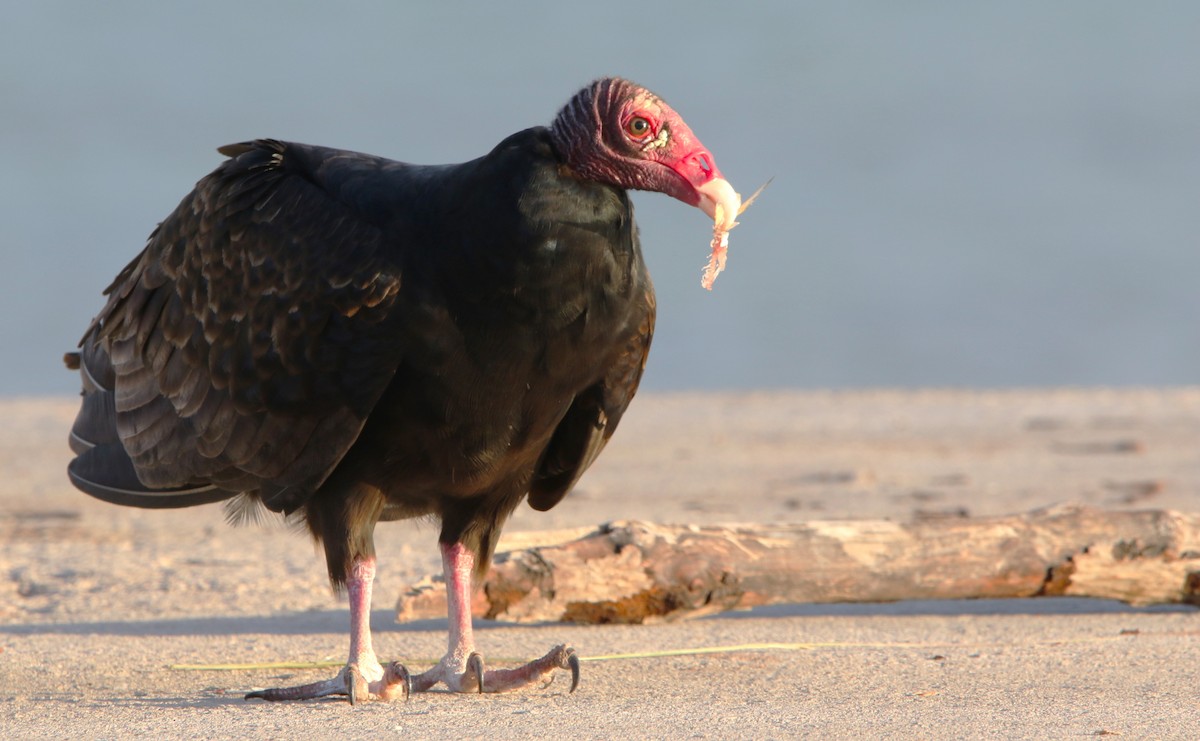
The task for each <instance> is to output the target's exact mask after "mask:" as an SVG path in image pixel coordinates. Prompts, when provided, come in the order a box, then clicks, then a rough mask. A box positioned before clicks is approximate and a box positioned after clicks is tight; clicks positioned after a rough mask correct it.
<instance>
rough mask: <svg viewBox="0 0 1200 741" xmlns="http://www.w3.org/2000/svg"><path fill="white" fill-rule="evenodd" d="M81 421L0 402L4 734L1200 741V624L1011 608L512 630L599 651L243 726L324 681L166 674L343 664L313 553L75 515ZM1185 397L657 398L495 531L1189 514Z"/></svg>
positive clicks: (397, 584)
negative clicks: (569, 690) (1104, 512)
mask: <svg viewBox="0 0 1200 741" xmlns="http://www.w3.org/2000/svg"><path fill="white" fill-rule="evenodd" d="M74 410H75V400H73V399H31V400H25V399H14V400H7V401H0V418H3V419H4V421H5V423H6V424H4V425H3V429H0V450H2V451H3V453H2V457H0V471H3V473H4V474H5V475H4V477H3V478H2V480H0V737H3V738H49V737H54V738H60V737H64V736H82V737H85V738H127V737H131V736H132V737H138V736H154V737H157V738H300V737H317V738H326V737H331V738H332V737H337V738H342V739H353V738H368V737H370V738H379V737H406V738H434V737H441V738H445V737H465V738H472V737H487V738H528V737H535V736H536V737H541V736H553V737H559V738H564V737H565V738H614V737H633V738H688V737H699V738H724V737H738V738H789V737H797V736H807V737H816V738H850V737H864V738H883V737H895V738H1068V737H1091V736H1103V735H1110V734H1119V735H1121V736H1125V737H1132V738H1196V737H1198V736H1200V614H1198V613H1197V612H1196V611H1195V610H1193V609H1191V608H1174V609H1169V610H1163V609H1143V610H1133V609H1131V608H1127V607H1125V606H1122V605H1117V604H1114V603H1109V602H1097V601H1083V600H1021V601H1007V602H1002V601H979V602H948V603H898V604H892V605H853V606H847V605H823V606H822V605H815V606H814V605H809V606H783V607H773V608H769V609H763V610H759V611H754V612H750V613H738V614H726V615H722V616H717V617H713V618H707V619H703V620H696V621H691V622H685V623H676V624H668V625H654V626H568V625H541V626H519V627H514V626H504V625H501V624H498V623H483V624H482V625H480V626H479V627H480V628H481V630H480V631H479V633H478V635H477V639H478V643H479V645H480V649H481V650H482V651H483V652H484V655H485V656H486V657H488V659H489V661H490V663H492V664H495V665H501V664H503V663H505V661H506V660H508V659H512V660H516V659H518V658H522V659H523V658H531V657H532V656H534V655H540V654H541V653H542V652H543V651H544V650H546V649H547V648H549V647H550V646H551V645H553V644H556V643H560V642H570V643H571V644H573V645H574V646H576V648H577V649H578V650H579V652H580V654H581V655H582V656H583V657H585V659H589V658H593V657H601V656H603V655H605V654H611V653H624V652H646V651H657V650H662V649H688V648H701V647H714V646H732V645H739V644H747V643H767V642H770V643H791V644H805V646H804V647H803V648H800V649H799V650H788V649H783V648H781V649H774V650H766V651H736V652H729V653H715V654H696V655H685V656H676V657H660V658H638V659H624V660H608V661H599V660H591V661H585V663H584V664H583V681H582V684H581V687H580V689H579V691H578V692H576V693H575V694H574V695H568V694H566V683H565V682H563V681H561V679H560V680H559V681H557V682H555V683H554V684H552V685H551V686H550V687H548V688H547V689H544V690H531V691H526V692H521V693H515V694H510V695H500V696H483V697H480V696H456V695H450V694H447V693H430V694H426V695H419V696H417V697H415V698H414V699H413V700H412V701H410V702H409V703H407V704H396V705H383V704H371V705H366V706H359V707H351V706H349V705H348V704H347V703H345V702H339V701H328V702H326V701H318V702H308V703H301V704H267V703H263V702H258V701H252V702H247V701H244V700H242V699H241V694H242V693H244V692H245V691H246V690H248V689H250V688H255V687H262V686H268V685H273V684H278V683H283V682H288V683H298V682H301V681H312V680H314V679H318V678H321V677H322V676H325V675H328V674H331V673H332V672H333V671H334V670H333V669H321V670H292V669H282V670H281V669H273V670H272V669H256V670H250V671H183V670H179V669H174V668H171V667H172V665H175V664H183V663H226V662H230V663H234V662H236V663H253V662H278V661H320V660H330V659H332V660H341V659H344V655H345V650H346V634H345V631H346V625H347V618H346V612H345V607H344V602H343V600H340V599H338V598H336V597H334V596H332V595H331V594H330V591H329V588H328V585H327V583H326V581H325V578H324V575H323V574H324V565H323V563H322V560H321V558H320V557H319V555H318V554H317V553H316V552H315V551H314V548H313V545H312V543H311V542H310V541H309V540H308V539H307V538H306V537H304V536H300V535H297V534H295V533H294V532H292V531H290V530H289V529H288V528H287V527H286V526H284V525H281V524H268V525H265V526H259V527H246V528H232V527H229V526H227V525H225V523H224V522H223V519H222V514H221V510H220V507H219V506H208V507H201V508H196V509H191V510H182V511H174V512H154V511H142V510H133V509H126V508H121V507H115V506H112V505H107V504H104V503H102V502H98V501H94V500H91V499H89V498H88V497H86V496H85V495H83V494H80V493H78V492H76V491H75V490H73V489H72V488H70V486H69V485H68V484H67V482H66V479H65V476H64V475H63V468H64V466H65V464H66V461H67V459H68V455H69V454H68V451H67V448H66V445H65V437H66V430H67V428H68V427H69V425H70V422H71V419H72V418H73V416H74ZM1197 450H1200V388H1191V389H1169V390H1121V391H1111V390H1095V389H1088V390H1070V389H1065V390H1048V391H1012V392H966V391H924V392H846V393H754V394H727V395H690V394H678V395H659V396H652V395H647V396H644V397H642V398H639V399H638V401H637V402H636V403H635V404H634V407H633V410H632V411H631V412H630V414H629V415H628V416H627V418H626V421H625V422H623V423H622V429H621V430H620V432H619V433H618V434H617V436H616V439H615V440H614V442H613V443H612V445H610V447H609V449H608V451H606V453H605V455H604V456H602V457H601V460H600V462H599V463H598V464H597V467H596V469H595V470H594V471H593V472H591V473H590V474H589V475H588V476H587V477H586V478H585V479H584V480H583V481H582V482H581V485H580V487H579V488H578V490H577V491H576V492H574V493H573V494H572V495H571V496H570V497H568V498H567V500H566V501H564V502H563V504H561V505H559V507H557V508H556V509H554V510H552V511H551V512H549V513H537V512H533V511H532V510H529V509H528V508H523V509H522V510H520V511H519V512H518V513H517V515H516V516H515V517H514V520H513V521H512V522H511V524H510V525H509V531H510V532H515V531H530V530H540V529H555V528H566V527H576V526H586V525H595V524H597V523H600V522H603V521H606V520H610V519H620V518H641V519H647V520H653V521H659V522H695V523H719V522H736V521H773V520H785V519H786V520H810V519H829V518H846V517H852V518H859V517H888V518H892V519H896V520H904V519H908V518H912V517H929V516H960V515H963V514H969V515H983V514H1001V513H1011V512H1020V511H1025V510H1028V509H1031V508H1034V507H1038V506H1043V505H1048V504H1053V503H1060V502H1080V503H1085V504H1091V505H1095V506H1104V507H1113V508H1173V509H1182V510H1196V509H1198V508H1200V458H1198V457H1197V454H1196V453H1197ZM435 537H436V530H435V529H434V528H433V527H432V526H431V525H429V524H427V523H424V524H423V523H395V524H385V525H381V526H380V528H379V531H378V532H377V540H378V541H379V543H380V576H379V579H378V582H377V587H376V595H377V598H376V610H375V613H374V616H373V623H374V627H375V631H376V647H377V648H378V650H379V652H380V654H381V656H383V657H385V658H399V659H401V660H402V661H405V662H406V663H408V664H409V665H410V666H412V667H413V668H415V669H418V670H419V669H423V668H425V667H426V666H427V665H429V664H431V663H433V661H435V660H436V658H437V657H438V656H439V655H440V653H441V652H442V651H443V650H444V641H445V635H444V629H445V621H444V620H438V621H426V622H421V623H416V624H408V625H397V624H396V623H394V622H393V620H392V606H393V603H394V600H395V597H396V596H397V595H398V594H399V593H400V591H401V590H402V588H404V587H405V586H406V585H407V584H409V583H411V582H413V581H415V580H416V579H417V578H418V577H419V576H421V575H422V574H425V573H428V572H433V571H436V570H437V569H438V568H439V566H438V562H437V557H436V549H435V547H434V540H435Z"/></svg>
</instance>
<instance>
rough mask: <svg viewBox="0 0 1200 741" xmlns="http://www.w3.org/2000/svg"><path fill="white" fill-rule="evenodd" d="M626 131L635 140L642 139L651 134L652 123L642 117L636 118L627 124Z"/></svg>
mask: <svg viewBox="0 0 1200 741" xmlns="http://www.w3.org/2000/svg"><path fill="white" fill-rule="evenodd" d="M625 131H627V132H629V135H630V136H632V137H633V138H634V139H641V138H643V137H645V136H646V135H647V134H649V133H650V122H649V121H647V120H646V119H644V118H642V117H641V116H634V117H633V118H631V119H629V122H628V123H626V124H625Z"/></svg>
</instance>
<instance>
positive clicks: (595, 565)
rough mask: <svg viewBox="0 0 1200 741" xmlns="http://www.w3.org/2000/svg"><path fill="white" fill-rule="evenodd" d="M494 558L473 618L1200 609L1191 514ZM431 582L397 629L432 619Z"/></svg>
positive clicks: (824, 524) (845, 527)
mask: <svg viewBox="0 0 1200 741" xmlns="http://www.w3.org/2000/svg"><path fill="white" fill-rule="evenodd" d="M578 535H579V531H571V532H569V533H567V534H566V537H565V538H563V540H566V542H558V543H554V544H547V543H548V542H550V541H552V540H553V537H552V536H551V537H547V534H541V542H542V543H543V544H542V545H539V546H537V547H531V548H526V549H523V550H513V551H508V552H505V553H500V554H497V556H496V559H495V562H494V564H493V566H492V567H491V569H490V570H489V571H488V573H487V574H486V576H485V577H484V579H483V580H482V582H481V583H480V584H479V585H478V588H477V592H476V594H475V599H474V606H475V613H476V615H477V616H478V617H485V618H490V619H494V620H504V621H513V622H543V621H564V622H576V623H644V622H653V621H658V620H676V619H681V618H689V617H697V616H700V615H707V614H711V613H715V612H720V611H722V610H733V609H741V608H748V607H754V606H758V605H767V604H779V603H801V602H890V601H896V600H915V599H922V600H928V599H964V598H998V597H1037V596H1044V595H1067V596H1080V597H1099V598H1109V599H1116V600H1121V601H1123V602H1128V603H1131V604H1151V603H1190V604H1200V515H1195V514H1184V513H1180V512H1173V511H1165V510H1146V511H1137V512H1129V511H1109V510H1101V509H1094V508H1088V507H1079V506H1058V507H1053V508H1049V509H1041V510H1036V511H1034V512H1030V513H1027V514H1022V515H1015V516H1008V517H986V518H940V519H932V520H918V521H915V522H911V523H907V524H898V523H894V522H889V521H881V520H861V521H813V522H805V523H795V524H776V525H768V524H753V525H730V526H721V527H697V526H687V525H684V526H664V525H652V524H649V523H645V522H637V521H622V522H614V523H610V524H606V525H603V526H601V527H600V528H599V529H597V530H594V531H592V532H591V533H590V534H587V535H584V536H583V537H577V536H578ZM445 611H446V594H445V584H444V582H443V580H442V578H441V577H440V576H436V577H434V576H431V577H426V578H425V579H423V580H422V581H421V582H420V583H418V584H416V585H415V586H413V587H411V588H410V589H409V590H408V591H407V592H406V593H404V594H403V595H401V597H400V600H399V603H398V606H397V617H398V619H399V620H401V621H408V620H417V619H424V618H432V617H443V616H445V614H446V612H445Z"/></svg>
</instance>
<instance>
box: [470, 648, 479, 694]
mask: <svg viewBox="0 0 1200 741" xmlns="http://www.w3.org/2000/svg"><path fill="white" fill-rule="evenodd" d="M467 668H468V669H470V670H471V671H472V672H474V673H475V681H476V683H477V686H478V687H479V694H481V695H482V694H483V657H482V656H480V655H479V653H478V652H472V653H471V655H470V656H468V657H467Z"/></svg>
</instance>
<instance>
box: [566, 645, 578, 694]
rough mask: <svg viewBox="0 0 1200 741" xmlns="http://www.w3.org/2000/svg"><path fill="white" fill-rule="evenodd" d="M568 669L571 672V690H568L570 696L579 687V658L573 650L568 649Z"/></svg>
mask: <svg viewBox="0 0 1200 741" xmlns="http://www.w3.org/2000/svg"><path fill="white" fill-rule="evenodd" d="M567 668H568V669H570V670H571V689H569V690H567V694H570V693H572V692H574V691H575V688H576V687H578V686H579V656H577V655H576V654H575V649H573V648H567Z"/></svg>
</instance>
